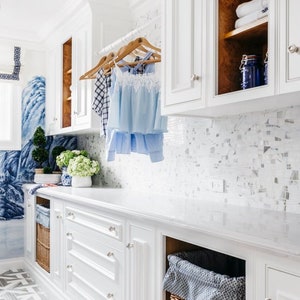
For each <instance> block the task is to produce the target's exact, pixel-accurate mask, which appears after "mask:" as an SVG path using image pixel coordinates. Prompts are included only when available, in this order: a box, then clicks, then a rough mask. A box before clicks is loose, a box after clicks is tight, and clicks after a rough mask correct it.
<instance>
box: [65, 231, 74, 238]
mask: <svg viewBox="0 0 300 300" xmlns="http://www.w3.org/2000/svg"><path fill="white" fill-rule="evenodd" d="M66 236H67V238H68V239H69V240H71V239H73V234H72V233H71V232H67V233H66Z"/></svg>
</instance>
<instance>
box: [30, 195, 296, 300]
mask: <svg viewBox="0 0 300 300" xmlns="http://www.w3.org/2000/svg"><path fill="white" fill-rule="evenodd" d="M24 194H25V249H24V250H25V253H24V256H25V266H26V267H27V268H28V270H29V271H30V272H31V273H32V275H33V277H34V278H35V279H36V280H37V282H38V284H40V285H41V286H42V287H43V289H45V291H46V293H47V294H48V296H49V297H48V299H49V300H57V299H62V300H70V299H72V300H83V299H84V300H107V299H108V300H153V299H157V300H169V299H170V298H169V296H168V295H167V296H166V295H165V293H164V292H163V291H162V280H163V276H164V274H165V271H166V261H167V259H166V257H167V254H170V253H174V251H175V252H177V251H182V250H183V248H180V247H181V245H182V241H184V240H185V239H186V243H188V247H190V246H191V244H194V245H198V246H200V247H204V248H208V249H213V250H216V251H218V252H223V253H227V254H228V255H232V256H235V257H238V258H241V259H243V260H245V264H246V300H262V299H266V300H300V272H299V270H300V260H299V258H297V257H289V256H283V255H282V253H281V252H279V253H278V254H277V252H276V251H275V250H274V251H271V252H272V253H271V252H266V251H264V250H263V249H261V248H254V247H249V246H247V245H245V244H243V243H238V242H233V241H232V240H230V239H227V238H226V237H216V236H213V235H211V236H210V235H207V234H201V233H199V232H198V231H195V232H193V231H190V230H188V231H187V230H186V229H184V228H182V227H181V226H180V225H178V226H177V225H176V224H175V223H173V224H172V228H171V229H170V227H169V225H166V224H164V225H163V224H162V223H161V222H156V221H154V220H152V221H151V220H150V219H147V218H145V219H144V220H143V219H142V218H141V217H138V216H136V215H131V213H130V212H127V213H121V212H117V211H111V212H110V210H109V209H108V208H105V209H104V208H101V207H99V206H97V205H95V206H94V205H92V204H89V205H84V204H76V203H73V202H72V201H70V199H66V200H64V199H63V197H62V198H59V199H58V198H55V197H50V196H49V198H48V196H46V197H45V196H38V197H35V196H29V195H28V193H27V192H25V193H24ZM47 200H49V201H50V273H47V272H46V271H44V270H43V269H42V268H41V267H40V265H38V264H37V263H36V262H35V252H36V251H35V247H36V242H35V235H36V233H35V206H36V205H35V203H36V201H47ZM170 230H171V231H170ZM162 232H165V233H164V234H162ZM166 237H172V239H173V240H174V241H173V242H174V244H172V245H171V244H170V238H166ZM168 239H169V240H168ZM184 249H185V248H184ZM189 249H194V248H189Z"/></svg>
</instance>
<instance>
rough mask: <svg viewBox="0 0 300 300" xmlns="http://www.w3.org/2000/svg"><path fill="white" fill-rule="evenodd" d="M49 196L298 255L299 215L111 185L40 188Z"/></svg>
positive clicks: (299, 237) (41, 191)
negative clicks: (106, 186) (145, 193)
mask: <svg viewBox="0 0 300 300" xmlns="http://www.w3.org/2000/svg"><path fill="white" fill-rule="evenodd" d="M37 194H38V195H40V196H44V197H45V196H46V197H47V196H48V197H49V196H50V197H55V198H58V199H64V200H67V201H72V202H73V203H78V204H85V205H93V206H96V207H99V209H101V208H106V209H110V210H111V211H112V212H118V213H122V214H126V215H133V216H139V217H143V218H145V219H149V220H153V221H156V222H160V223H165V224H168V225H172V226H177V227H181V228H185V229H190V230H195V231H199V232H201V233H206V234H210V235H213V236H219V237H223V238H226V239H229V240H234V241H238V242H241V243H243V244H245V245H251V246H255V247H259V248H263V249H268V250H272V251H276V252H280V253H282V254H288V255H293V256H300V215H299V214H292V213H284V212H276V211H270V210H263V209H257V208H249V207H243V206H232V205H223V204H221V203H216V202H213V201H212V202H208V201H204V200H202V199H187V198H179V197H174V196H163V195H156V194H149V195H148V194H147V195H144V194H142V193H138V192H132V191H128V190H124V189H110V188H98V187H97V188H96V187H94V188H72V187H50V188H41V189H39V190H38V192H37Z"/></svg>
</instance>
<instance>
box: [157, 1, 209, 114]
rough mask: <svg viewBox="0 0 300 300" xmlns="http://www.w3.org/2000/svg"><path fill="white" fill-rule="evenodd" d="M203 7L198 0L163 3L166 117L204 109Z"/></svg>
mask: <svg viewBox="0 0 300 300" xmlns="http://www.w3.org/2000/svg"><path fill="white" fill-rule="evenodd" d="M202 4H203V1H195V0H186V1H181V0H164V1H163V16H164V18H165V19H164V24H163V28H164V32H163V47H162V48H163V60H162V62H163V72H162V74H163V78H162V91H163V92H162V112H163V113H181V112H184V111H189V110H195V109H197V108H200V107H201V106H203V104H202V100H201V93H202V78H201V76H202V58H203V52H202V32H203V28H202V23H203V20H202V12H203V8H202Z"/></svg>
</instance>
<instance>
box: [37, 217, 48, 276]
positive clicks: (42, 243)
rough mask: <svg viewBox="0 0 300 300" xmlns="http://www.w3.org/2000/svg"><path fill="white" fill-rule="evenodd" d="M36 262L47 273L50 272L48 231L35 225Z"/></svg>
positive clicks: (39, 225) (41, 226)
mask: <svg viewBox="0 0 300 300" xmlns="http://www.w3.org/2000/svg"><path fill="white" fill-rule="evenodd" d="M36 232H37V240H36V261H37V263H38V264H39V265H40V266H41V267H42V268H43V269H44V270H46V271H47V272H50V229H49V228H46V227H45V226H43V225H41V224H38V223H37V224H36Z"/></svg>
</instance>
